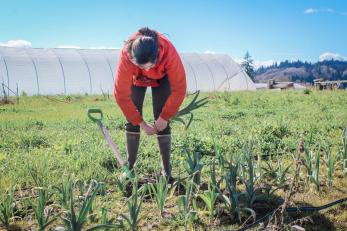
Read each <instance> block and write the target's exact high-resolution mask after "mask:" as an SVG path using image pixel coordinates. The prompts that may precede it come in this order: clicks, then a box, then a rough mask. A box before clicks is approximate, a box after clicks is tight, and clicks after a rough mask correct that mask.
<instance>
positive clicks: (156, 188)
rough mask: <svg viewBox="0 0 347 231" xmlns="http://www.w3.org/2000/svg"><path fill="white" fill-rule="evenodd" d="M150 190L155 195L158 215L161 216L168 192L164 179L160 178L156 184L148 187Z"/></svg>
mask: <svg viewBox="0 0 347 231" xmlns="http://www.w3.org/2000/svg"><path fill="white" fill-rule="evenodd" d="M150 190H151V191H152V193H153V194H154V195H155V201H156V202H157V206H158V209H159V211H160V215H161V216H163V212H164V207H165V201H166V198H167V196H168V192H169V187H168V184H167V180H166V177H164V176H160V177H159V179H157V182H156V183H154V184H151V185H150Z"/></svg>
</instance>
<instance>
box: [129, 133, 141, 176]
mask: <svg viewBox="0 0 347 231" xmlns="http://www.w3.org/2000/svg"><path fill="white" fill-rule="evenodd" d="M125 138H126V147H127V153H128V166H129V169H130V170H132V169H133V168H134V165H135V162H136V158H137V152H138V150H139V144H140V133H139V132H128V131H126V132H125Z"/></svg>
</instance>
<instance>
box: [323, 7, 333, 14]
mask: <svg viewBox="0 0 347 231" xmlns="http://www.w3.org/2000/svg"><path fill="white" fill-rule="evenodd" d="M322 12H328V13H334V12H335V10H334V9H332V8H325V9H322Z"/></svg>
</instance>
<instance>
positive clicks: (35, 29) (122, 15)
mask: <svg viewBox="0 0 347 231" xmlns="http://www.w3.org/2000/svg"><path fill="white" fill-rule="evenodd" d="M142 26H149V27H151V28H155V29H157V30H159V31H160V32H163V33H166V34H168V37H169V39H170V40H171V41H172V42H173V43H174V45H175V46H176V48H177V50H178V51H180V52H193V51H194V52H206V51H210V52H217V53H227V54H229V55H230V56H232V57H233V58H235V59H240V58H242V57H243V56H244V54H245V52H246V51H247V50H248V51H249V52H250V54H251V55H252V57H253V58H254V59H255V60H256V61H265V62H266V61H278V60H285V59H289V60H295V59H301V60H308V61H318V60H319V58H320V56H321V58H322V57H323V56H324V55H326V56H336V57H337V58H340V59H346V58H345V57H347V1H344V0H325V1H322V0H291V1H290V0H286V1H285V0H243V1H241V0H239V1H236V0H214V1H213V0H209V1H208V0H171V1H169V0H137V1H135V0H128V1H125V0H124V1H120V0H119V1H115V0H114V1H111V0H99V1H97V0H93V1H92V0H83V1H82V0H70V1H67V0H59V1H44V0H31V1H29V0H0V45H7V46H18V45H19V46H20V45H23V44H24V45H27V46H32V47H69V46H76V47H81V48H97V47H107V48H112V47H116V48H119V47H121V46H122V45H123V41H124V40H125V39H127V37H128V36H129V35H130V34H132V33H133V32H134V31H136V30H137V29H138V28H139V27H142ZM18 40H23V41H18Z"/></svg>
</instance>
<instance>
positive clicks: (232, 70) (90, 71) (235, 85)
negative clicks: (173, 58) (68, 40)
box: [0, 47, 255, 95]
mask: <svg viewBox="0 0 347 231" xmlns="http://www.w3.org/2000/svg"><path fill="white" fill-rule="evenodd" d="M119 53H120V50H119V49H73V48H50V49H41V48H9V47H0V81H1V83H3V84H5V86H8V88H9V89H11V90H14V89H16V88H17V86H18V92H25V93H27V94H28V95H53V94H85V93H88V94H101V93H103V92H104V93H105V92H109V93H110V92H112V91H113V83H114V76H115V71H116V67H117V62H118V57H119ZM180 56H181V58H182V61H183V65H184V67H185V71H186V76H187V85H188V91H189V92H194V91H196V90H200V91H242V90H255V85H254V83H253V82H252V80H251V79H250V78H249V76H248V75H247V74H246V73H245V72H244V71H243V70H242V69H241V67H240V66H239V65H238V64H237V63H236V62H235V61H234V60H233V59H232V58H231V57H229V56H228V55H223V54H198V53H180ZM7 90H8V89H7ZM14 91H15V90H14ZM1 92H2V90H1ZM1 94H2V93H1Z"/></svg>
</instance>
